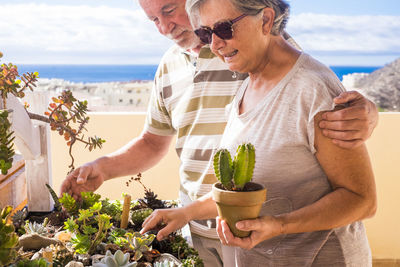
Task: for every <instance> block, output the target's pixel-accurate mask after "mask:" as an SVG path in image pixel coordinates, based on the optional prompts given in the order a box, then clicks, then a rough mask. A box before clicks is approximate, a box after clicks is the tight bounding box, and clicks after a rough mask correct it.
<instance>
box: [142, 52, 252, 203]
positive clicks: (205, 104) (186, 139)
mask: <svg viewBox="0 0 400 267" xmlns="http://www.w3.org/2000/svg"><path fill="white" fill-rule="evenodd" d="M245 77H247V75H243V74H236V73H234V72H232V71H230V70H229V69H228V68H227V66H226V64H225V63H223V62H222V61H221V60H220V59H219V58H217V57H216V56H215V55H214V54H213V53H212V52H211V50H210V49H209V47H208V46H206V47H203V48H202V49H201V50H200V53H199V55H198V57H197V56H196V55H194V54H190V53H189V52H188V51H185V50H183V49H182V48H180V47H178V46H177V45H175V46H173V47H171V48H170V49H169V50H168V51H167V52H166V54H165V55H164V57H163V58H162V60H161V63H160V65H159V66H158V69H157V72H156V76H155V79H154V86H153V90H152V95H151V98H150V103H149V108H148V112H147V119H146V125H145V130H147V131H148V132H150V133H153V134H157V135H175V134H176V135H177V142H176V152H177V154H178V156H179V158H180V160H181V165H180V170H179V174H180V193H181V195H182V194H183V195H186V196H188V197H189V199H187V201H185V197H182V199H181V200H182V202H183V204H186V203H185V202H188V201H190V200H195V199H197V198H198V197H200V196H202V195H204V194H206V193H208V192H209V191H211V186H212V184H213V183H215V182H216V178H215V176H214V171H213V169H212V166H210V164H209V162H210V159H211V157H212V155H213V151H214V150H215V149H216V148H217V147H218V145H219V143H220V139H221V136H222V134H223V132H224V129H225V125H226V120H227V117H226V115H227V114H225V107H226V105H227V104H229V103H231V101H232V99H233V97H234V95H235V94H236V92H237V90H238V89H239V87H240V85H241V84H242V81H243V80H244V78H245Z"/></svg>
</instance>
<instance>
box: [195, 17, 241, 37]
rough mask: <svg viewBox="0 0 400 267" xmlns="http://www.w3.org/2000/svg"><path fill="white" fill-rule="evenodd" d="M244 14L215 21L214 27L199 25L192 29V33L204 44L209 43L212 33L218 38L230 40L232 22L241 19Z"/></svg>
mask: <svg viewBox="0 0 400 267" xmlns="http://www.w3.org/2000/svg"><path fill="white" fill-rule="evenodd" d="M246 16H247V15H246V14H242V15H240V16H239V17H237V18H235V19H233V20H228V21H223V22H217V23H216V24H215V25H214V29H211V28H210V27H204V26H202V27H200V28H198V29H197V30H195V31H194V33H195V34H196V35H197V36H198V37H199V38H200V40H201V41H202V42H203V43H205V44H211V40H212V34H213V33H215V34H216V35H217V36H218V37H219V38H221V39H223V40H230V39H232V38H233V27H232V26H233V24H234V23H236V22H238V21H239V20H241V19H242V18H244V17H246Z"/></svg>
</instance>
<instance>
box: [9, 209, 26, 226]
mask: <svg viewBox="0 0 400 267" xmlns="http://www.w3.org/2000/svg"><path fill="white" fill-rule="evenodd" d="M27 215H28V210H27V209H26V208H23V209H22V210H18V211H16V212H15V213H14V215H13V216H12V217H11V220H12V222H13V225H14V227H15V229H20V228H23V226H24V225H25V218H26V216H27Z"/></svg>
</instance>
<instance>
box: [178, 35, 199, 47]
mask: <svg viewBox="0 0 400 267" xmlns="http://www.w3.org/2000/svg"><path fill="white" fill-rule="evenodd" d="M174 42H175V43H176V44H177V45H179V46H180V47H181V48H183V49H192V48H196V47H198V46H199V45H200V41H199V40H198V39H197V38H196V39H191V38H184V39H181V40H174Z"/></svg>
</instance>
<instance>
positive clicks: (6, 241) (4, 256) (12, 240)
mask: <svg viewBox="0 0 400 267" xmlns="http://www.w3.org/2000/svg"><path fill="white" fill-rule="evenodd" d="M12 210H13V209H12V207H11V206H6V207H5V208H3V209H2V211H1V214H0V266H5V265H8V264H10V263H12V262H13V261H14V259H15V258H16V256H17V250H16V247H17V245H18V235H17V234H16V233H15V232H14V231H15V229H14V226H13V225H12V224H9V223H8V222H7V221H8V218H9V216H10V214H11V212H12Z"/></svg>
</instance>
